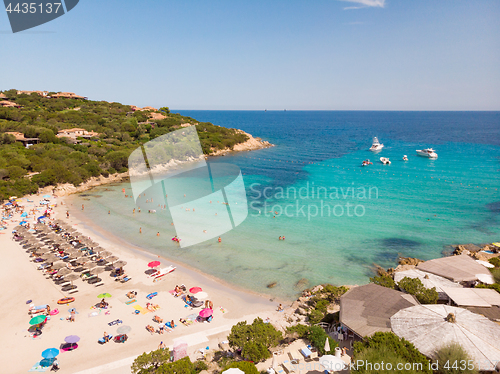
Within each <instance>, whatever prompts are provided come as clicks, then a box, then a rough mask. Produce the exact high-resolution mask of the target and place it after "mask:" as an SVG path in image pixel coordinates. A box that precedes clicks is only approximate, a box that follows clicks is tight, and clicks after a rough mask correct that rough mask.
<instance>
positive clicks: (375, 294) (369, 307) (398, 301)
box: [340, 283, 418, 337]
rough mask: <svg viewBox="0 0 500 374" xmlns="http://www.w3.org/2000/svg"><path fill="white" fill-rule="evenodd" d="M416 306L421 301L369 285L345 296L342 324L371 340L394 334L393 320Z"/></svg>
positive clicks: (350, 291) (342, 300)
mask: <svg viewBox="0 0 500 374" xmlns="http://www.w3.org/2000/svg"><path fill="white" fill-rule="evenodd" d="M413 305H418V301H417V300H416V299H415V298H414V297H413V296H412V295H408V294H405V293H403V292H400V291H396V290H393V289H390V288H387V287H382V286H379V285H377V284H373V283H370V284H366V285H364V286H360V287H354V288H351V289H350V290H349V291H348V292H346V293H345V294H344V295H342V297H341V298H340V322H341V323H342V324H343V325H345V326H347V327H348V328H349V329H350V330H352V331H354V332H355V333H356V334H357V335H358V336H361V337H364V336H371V335H373V334H374V333H376V332H378V331H381V332H387V331H391V322H390V318H391V316H392V315H394V314H395V313H396V312H398V311H400V310H401V309H404V308H408V307H410V306H413Z"/></svg>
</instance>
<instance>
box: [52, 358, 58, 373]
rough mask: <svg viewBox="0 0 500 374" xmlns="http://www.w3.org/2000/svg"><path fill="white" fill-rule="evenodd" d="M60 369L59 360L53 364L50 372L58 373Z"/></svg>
mask: <svg viewBox="0 0 500 374" xmlns="http://www.w3.org/2000/svg"><path fill="white" fill-rule="evenodd" d="M59 369H60V367H59V361H57V359H56V360H55V361H54V362H53V363H52V368H51V369H50V371H58V370H59Z"/></svg>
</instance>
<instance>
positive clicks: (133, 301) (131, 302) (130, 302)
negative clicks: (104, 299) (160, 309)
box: [125, 299, 137, 305]
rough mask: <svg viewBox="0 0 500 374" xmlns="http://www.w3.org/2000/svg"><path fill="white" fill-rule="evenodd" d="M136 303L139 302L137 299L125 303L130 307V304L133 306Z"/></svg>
mask: <svg viewBox="0 0 500 374" xmlns="http://www.w3.org/2000/svg"><path fill="white" fill-rule="evenodd" d="M136 302H137V300H136V299H132V300H129V301H125V304H127V305H130V304H133V303H136Z"/></svg>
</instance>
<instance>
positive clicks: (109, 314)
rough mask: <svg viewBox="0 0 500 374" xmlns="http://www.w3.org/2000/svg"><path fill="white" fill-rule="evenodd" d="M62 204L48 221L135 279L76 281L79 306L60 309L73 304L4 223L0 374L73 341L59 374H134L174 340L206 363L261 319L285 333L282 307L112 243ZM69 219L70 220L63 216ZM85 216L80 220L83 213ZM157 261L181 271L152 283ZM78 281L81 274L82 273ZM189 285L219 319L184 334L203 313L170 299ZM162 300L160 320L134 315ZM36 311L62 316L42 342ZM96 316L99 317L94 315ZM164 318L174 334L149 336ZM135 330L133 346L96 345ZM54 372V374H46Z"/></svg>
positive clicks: (21, 369) (24, 367)
mask: <svg viewBox="0 0 500 374" xmlns="http://www.w3.org/2000/svg"><path fill="white" fill-rule="evenodd" d="M28 199H29V200H33V202H27V198H22V199H21V202H19V205H21V206H24V207H25V208H26V209H27V210H31V209H33V208H38V211H37V214H36V215H35V216H30V218H29V219H28V222H29V223H30V224H33V223H35V221H34V218H33V217H36V216H38V215H39V213H43V211H44V210H45V208H43V207H41V206H39V201H40V200H41V196H30V197H29V198H28ZM63 199H64V198H60V197H58V198H52V197H51V198H50V199H49V200H50V201H51V203H52V204H57V206H56V207H55V208H54V214H52V215H51V220H53V219H56V218H59V219H61V220H64V221H66V222H68V223H69V224H71V226H72V227H73V228H75V229H76V230H77V231H78V232H80V233H81V234H82V236H87V237H91V238H92V239H93V240H94V241H95V242H97V243H99V245H100V246H101V247H103V248H104V249H105V250H108V251H110V252H112V253H113V255H115V256H117V257H118V258H119V259H120V260H124V261H126V262H127V265H126V266H125V267H124V269H125V272H126V273H127V274H128V275H129V276H130V277H131V280H130V281H128V282H127V283H124V284H122V283H120V282H117V281H115V280H114V278H112V277H111V276H110V272H109V271H106V272H104V273H102V274H101V275H100V277H101V278H102V280H103V283H104V284H103V285H101V286H98V287H95V286H93V285H91V284H88V283H87V282H84V281H82V280H80V279H78V280H76V281H74V284H75V285H76V286H77V287H78V288H77V289H78V292H76V293H74V294H72V295H71V296H74V297H75V299H76V300H75V302H73V303H71V304H69V305H57V300H59V299H61V298H63V297H65V296H68V294H67V293H66V292H63V291H62V290H61V287H60V286H58V285H56V284H55V283H54V281H53V280H52V279H50V278H48V276H47V275H45V274H44V273H43V272H42V271H40V270H37V266H38V264H35V263H34V262H32V261H31V260H30V257H29V253H28V252H27V251H26V249H23V247H22V246H21V245H20V244H19V242H16V241H14V240H13V239H12V234H11V233H12V230H13V229H15V227H16V226H17V225H19V221H20V220H21V218H20V213H17V214H15V215H14V217H12V218H11V219H10V220H7V221H6V222H7V229H6V230H3V231H0V243H1V244H0V248H1V249H2V262H1V265H0V270H1V271H0V282H2V284H3V285H4V287H3V296H4V298H5V303H6V307H7V308H4V310H3V313H2V316H1V317H0V330H1V331H2V339H1V341H0V357H1V358H2V366H3V367H2V370H1V371H2V372H4V373H25V372H28V371H29V370H30V369H31V368H32V367H33V365H35V364H36V363H37V362H39V361H40V360H41V359H42V357H41V352H42V351H43V350H45V349H47V348H57V349H59V347H60V346H61V344H63V343H64V338H65V337H66V336H69V335H77V336H79V337H80V341H79V342H78V348H77V349H75V350H73V351H68V352H64V351H62V350H61V352H60V354H59V356H58V360H59V362H60V366H61V371H60V372H61V373H103V372H106V373H129V372H130V364H131V363H132V361H133V359H134V358H135V357H136V356H137V355H139V354H141V353H143V352H147V351H151V350H155V349H157V348H158V345H159V344H160V342H162V341H163V342H164V344H165V345H166V346H169V347H172V346H173V344H174V342H175V341H176V339H180V338H182V339H183V340H184V341H186V342H187V343H188V347H189V348H188V354H189V355H190V357H191V358H192V359H196V358H197V357H200V356H201V352H199V350H200V349H202V348H206V347H209V349H210V350H211V351H213V350H214V349H217V345H218V343H219V342H221V341H224V340H225V338H226V336H227V334H228V333H229V331H230V329H231V326H233V325H234V324H235V323H237V322H238V321H242V320H247V321H249V322H251V321H252V320H253V319H254V318H255V317H257V316H259V317H261V318H263V319H266V318H270V320H271V321H273V323H274V324H275V325H276V326H277V327H280V326H285V325H286V322H284V320H285V317H286V313H279V312H276V306H277V305H278V303H279V302H280V301H279V300H270V299H269V298H266V297H265V296H263V295H256V294H252V293H249V292H244V291H243V290H239V289H236V288H234V287H231V286H230V285H227V284H224V283H223V282H221V281H219V280H217V279H214V278H210V277H208V276H205V275H204V274H201V273H199V272H197V271H194V270H193V269H189V268H187V267H186V266H182V265H180V264H175V263H173V262H171V261H169V260H167V259H164V258H158V256H156V255H150V254H148V253H147V252H145V251H142V250H141V249H139V248H136V247H133V246H131V245H129V244H127V243H125V242H123V241H122V240H120V239H119V238H114V237H112V236H111V235H110V234H109V233H106V232H103V231H101V230H99V229H98V228H96V227H93V226H92V223H91V222H89V221H86V220H85V219H82V217H81V214H78V210H80V209H81V207H73V206H71V205H67V204H66V203H65V202H64V200H63ZM67 210H68V211H69V213H70V217H69V218H66V211H67ZM80 213H81V212H80ZM152 260H159V261H161V266H160V268H161V267H165V266H168V265H171V264H172V265H173V266H176V270H175V271H174V272H172V273H170V274H168V275H166V276H165V277H163V279H162V280H160V281H158V282H153V279H152V278H150V277H149V276H148V275H147V274H146V271H147V270H149V269H148V266H147V264H148V263H149V262H150V261H152ZM77 274H78V273H77ZM180 284H184V285H186V287H187V288H188V289H189V288H191V287H194V286H198V287H201V288H202V289H203V291H204V292H206V293H207V294H208V299H209V300H211V301H212V302H213V305H214V308H213V309H214V314H213V320H212V322H210V323H208V322H202V323H199V322H195V323H193V324H191V325H190V326H185V325H183V324H181V323H180V322H179V319H180V318H185V317H187V316H188V315H192V314H194V313H198V312H199V310H200V308H196V309H193V310H192V309H191V307H186V306H185V303H184V302H183V300H182V299H181V298H175V297H173V296H172V295H171V294H170V293H169V291H170V290H173V289H174V288H175V286H176V285H180ZM132 290H133V291H135V292H137V297H136V300H137V301H136V302H135V303H133V304H130V305H127V304H126V303H125V302H126V301H128V298H127V297H126V293H127V292H129V291H132ZM105 292H107V293H110V294H111V295H112V297H111V298H108V299H106V301H107V302H109V308H108V309H103V310H102V311H100V312H99V311H98V309H95V307H94V308H93V306H94V305H95V304H96V303H98V302H99V301H100V299H98V297H97V295H99V294H101V293H105ZM152 292H157V293H158V294H157V296H156V297H154V298H153V299H152V300H151V301H150V302H151V303H153V304H157V305H158V306H159V307H160V309H158V310H157V311H156V312H147V313H145V314H142V313H140V314H135V313H134V312H135V309H134V306H137V305H139V306H141V307H142V308H146V303H147V302H148V300H147V298H146V296H147V295H148V294H150V293H152ZM29 300H32V303H33V304H34V305H41V304H49V305H50V306H51V308H52V309H55V308H57V309H58V310H59V314H57V315H53V316H51V318H50V320H49V321H48V322H47V323H46V325H45V327H44V328H43V333H42V335H40V336H39V337H36V338H33V337H31V334H30V333H29V331H28V328H29V320H30V318H31V317H30V316H29V315H28V309H29V305H28V304H29V303H27V301H29ZM70 308H75V309H76V311H77V314H76V321H75V322H69V321H68V320H67V319H66V318H67V317H69V315H70V313H69V309H70ZM95 314H97V315H95ZM155 315H157V316H159V317H160V318H162V319H163V320H164V322H165V321H170V320H174V321H175V322H176V323H177V327H175V329H173V330H170V329H167V330H168V331H169V332H165V333H164V334H162V335H160V334H158V333H154V334H151V333H150V332H148V331H147V330H146V325H152V326H155V328H156V326H157V324H156V323H155V322H153V316H155ZM116 319H119V320H121V321H123V323H121V324H118V325H113V326H109V325H108V323H109V322H112V321H114V320H116ZM120 326H130V328H131V331H130V332H129V333H128V337H129V339H128V341H127V342H125V343H115V342H109V343H106V344H104V345H101V344H99V343H98V339H99V338H101V337H102V336H103V334H104V332H107V333H108V334H111V335H117V328H118V327H120ZM49 370H50V369H49Z"/></svg>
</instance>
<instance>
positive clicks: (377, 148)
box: [370, 137, 384, 152]
mask: <svg viewBox="0 0 500 374" xmlns="http://www.w3.org/2000/svg"><path fill="white" fill-rule="evenodd" d="M382 148H384V145H383V144H380V142H379V141H378V138H377V137H374V138H373V144H372V146H371V147H370V151H372V152H378V151H381V150H382Z"/></svg>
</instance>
